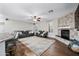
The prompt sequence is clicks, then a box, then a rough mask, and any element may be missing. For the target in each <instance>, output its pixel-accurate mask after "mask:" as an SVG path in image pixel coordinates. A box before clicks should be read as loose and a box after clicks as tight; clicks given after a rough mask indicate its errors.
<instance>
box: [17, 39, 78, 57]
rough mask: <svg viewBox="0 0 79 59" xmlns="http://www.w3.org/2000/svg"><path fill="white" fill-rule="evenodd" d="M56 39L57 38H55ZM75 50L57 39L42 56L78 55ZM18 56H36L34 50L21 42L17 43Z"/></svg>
mask: <svg viewBox="0 0 79 59" xmlns="http://www.w3.org/2000/svg"><path fill="white" fill-rule="evenodd" d="M54 40H56V39H54ZM77 55H78V54H76V53H75V52H73V51H71V50H70V49H69V48H68V47H67V46H66V45H65V44H63V43H61V42H59V41H58V40H56V41H55V43H54V44H52V45H51V46H50V47H49V48H48V49H47V50H46V51H45V52H44V53H43V54H42V55H41V56H77ZM16 56H36V55H35V53H34V52H33V51H31V50H30V49H29V48H28V47H25V46H24V45H23V44H22V43H21V42H19V43H18V44H17V48H16Z"/></svg>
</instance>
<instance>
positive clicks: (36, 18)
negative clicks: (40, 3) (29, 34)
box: [32, 10, 53, 22]
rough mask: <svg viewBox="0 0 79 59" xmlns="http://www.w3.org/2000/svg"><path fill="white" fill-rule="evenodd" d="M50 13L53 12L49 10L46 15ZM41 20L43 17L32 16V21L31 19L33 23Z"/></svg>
mask: <svg viewBox="0 0 79 59" xmlns="http://www.w3.org/2000/svg"><path fill="white" fill-rule="evenodd" d="M52 12H53V10H49V11H48V14H50V13H52ZM45 15H46V14H45ZM42 18H44V16H32V19H33V21H34V22H40V21H41V20H42Z"/></svg>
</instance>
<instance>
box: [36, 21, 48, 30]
mask: <svg viewBox="0 0 79 59" xmlns="http://www.w3.org/2000/svg"><path fill="white" fill-rule="evenodd" d="M36 27H37V29H38V30H44V31H48V22H38V23H37V24H36Z"/></svg>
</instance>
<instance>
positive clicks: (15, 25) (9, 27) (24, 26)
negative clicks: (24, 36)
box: [4, 20, 33, 32]
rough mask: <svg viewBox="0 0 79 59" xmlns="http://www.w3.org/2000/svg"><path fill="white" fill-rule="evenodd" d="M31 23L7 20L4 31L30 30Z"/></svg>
mask: <svg viewBox="0 0 79 59" xmlns="http://www.w3.org/2000/svg"><path fill="white" fill-rule="evenodd" d="M32 26H33V25H32V24H29V23H27V22H22V21H15V20H8V21H6V22H5V28H4V29H5V32H12V31H15V30H32Z"/></svg>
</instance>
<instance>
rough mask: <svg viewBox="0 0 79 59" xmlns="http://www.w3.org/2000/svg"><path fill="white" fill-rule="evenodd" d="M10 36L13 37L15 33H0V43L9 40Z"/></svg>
mask: <svg viewBox="0 0 79 59" xmlns="http://www.w3.org/2000/svg"><path fill="white" fill-rule="evenodd" d="M10 38H13V35H11V34H9V33H0V43H1V42H3V41H6V40H8V39H10Z"/></svg>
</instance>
